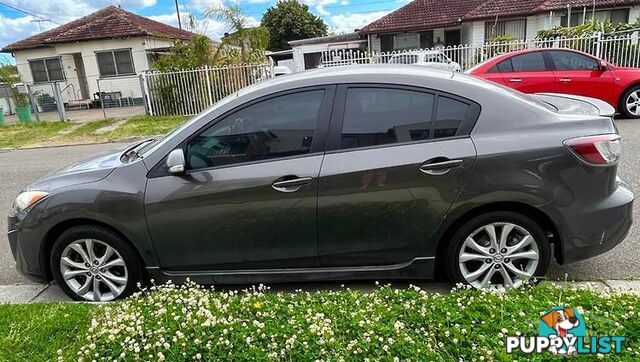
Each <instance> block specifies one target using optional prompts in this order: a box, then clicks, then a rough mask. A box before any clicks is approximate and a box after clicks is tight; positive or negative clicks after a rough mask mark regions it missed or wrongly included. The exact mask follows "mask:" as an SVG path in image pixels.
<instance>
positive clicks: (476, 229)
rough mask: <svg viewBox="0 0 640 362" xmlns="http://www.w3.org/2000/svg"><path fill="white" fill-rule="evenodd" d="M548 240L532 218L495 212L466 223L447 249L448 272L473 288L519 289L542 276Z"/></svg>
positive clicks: (548, 254) (545, 267) (546, 262)
mask: <svg viewBox="0 0 640 362" xmlns="http://www.w3.org/2000/svg"><path fill="white" fill-rule="evenodd" d="M550 253H551V252H550V247H549V240H548V238H547V235H546V234H545V232H544V230H543V229H542V228H541V227H540V225H539V224H538V223H537V222H536V221H535V220H533V219H531V218H529V217H526V216H524V215H521V214H518V213H515V212H511V211H495V212H489V213H486V214H484V215H480V216H476V217H474V218H472V219H471V220H468V221H467V222H465V223H464V224H463V225H462V227H461V228H459V229H458V231H457V232H456V233H455V234H454V236H453V239H452V240H451V242H450V244H449V247H448V250H447V261H448V262H447V272H448V274H449V277H450V279H451V280H452V281H454V282H456V283H457V282H461V283H466V284H469V285H471V286H473V287H474V288H478V289H482V288H492V289H508V288H518V287H520V286H521V285H522V284H523V283H525V282H526V281H527V280H529V279H531V278H533V277H535V276H542V275H544V274H545V272H546V271H547V268H548V266H549V260H550V258H551V254H550Z"/></svg>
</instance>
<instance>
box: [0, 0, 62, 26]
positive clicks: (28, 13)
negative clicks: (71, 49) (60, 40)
mask: <svg viewBox="0 0 640 362" xmlns="http://www.w3.org/2000/svg"><path fill="white" fill-rule="evenodd" d="M0 5H4V6H6V7H8V8H10V9H13V10H15V11H18V12H21V13H23V14H27V15H31V16H33V17H35V18H38V19H40V20H42V21H49V22H52V23H54V24H58V25H62V24H61V23H59V22H57V21H53V20H51V19H49V18H46V17H44V16H41V15H38V14H37V13H36V12H34V11H32V10H26V9H22V8H19V7H17V6H15V5H12V4H7V3H5V2H3V1H0Z"/></svg>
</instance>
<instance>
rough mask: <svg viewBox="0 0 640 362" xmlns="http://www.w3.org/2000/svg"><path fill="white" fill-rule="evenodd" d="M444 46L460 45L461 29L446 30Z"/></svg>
mask: <svg viewBox="0 0 640 362" xmlns="http://www.w3.org/2000/svg"><path fill="white" fill-rule="evenodd" d="M444 45H445V46H448V47H450V46H455V45H460V29H454V30H445V31H444Z"/></svg>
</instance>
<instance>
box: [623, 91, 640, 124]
mask: <svg viewBox="0 0 640 362" xmlns="http://www.w3.org/2000/svg"><path fill="white" fill-rule="evenodd" d="M618 112H620V114H621V115H622V116H623V117H625V118H640V86H635V87H631V88H629V89H627V90H626V91H625V92H624V93H623V94H622V97H620V101H619V102H618Z"/></svg>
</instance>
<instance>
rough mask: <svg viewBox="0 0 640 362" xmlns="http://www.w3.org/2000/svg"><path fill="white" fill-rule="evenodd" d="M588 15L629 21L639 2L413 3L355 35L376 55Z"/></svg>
mask: <svg viewBox="0 0 640 362" xmlns="http://www.w3.org/2000/svg"><path fill="white" fill-rule="evenodd" d="M592 16H595V17H596V18H597V19H599V20H609V21H610V22H612V23H627V22H633V21H635V20H636V18H638V17H639V16H640V0H464V1H461V0H414V1H412V2H410V3H408V4H407V5H405V6H403V7H401V8H399V9H398V10H396V11H394V12H392V13H390V14H388V15H386V16H384V17H382V18H380V19H378V20H376V21H374V22H372V23H370V24H368V25H367V26H365V27H363V28H362V29H361V30H360V31H359V34H360V35H361V36H362V37H363V38H365V39H366V40H367V43H368V48H369V49H370V50H372V51H376V52H380V51H383V52H387V51H396V50H406V49H415V48H431V47H434V46H438V45H441V46H454V45H460V44H469V45H472V44H473V45H478V44H483V43H485V42H488V41H490V40H491V39H492V38H495V37H496V36H501V35H507V36H511V37H513V38H515V39H518V40H525V39H527V40H529V39H533V38H535V37H536V35H537V33H538V31H539V30H543V29H549V28H552V27H554V26H558V25H563V26H566V25H567V23H568V22H569V24H570V25H578V24H582V23H583V22H584V21H588V20H589V19H591V18H592Z"/></svg>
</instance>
